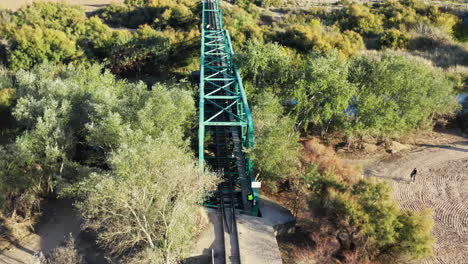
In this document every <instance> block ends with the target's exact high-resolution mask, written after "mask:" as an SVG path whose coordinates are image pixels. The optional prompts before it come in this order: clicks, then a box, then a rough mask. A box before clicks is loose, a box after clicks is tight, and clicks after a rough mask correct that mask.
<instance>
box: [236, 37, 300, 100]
mask: <svg viewBox="0 0 468 264" xmlns="http://www.w3.org/2000/svg"><path fill="white" fill-rule="evenodd" d="M301 60H302V59H301V58H300V57H299V56H297V55H296V54H295V53H294V52H293V51H292V50H290V49H287V48H286V47H283V46H281V45H278V44H277V43H265V44H263V43H260V42H258V41H251V40H250V41H248V42H247V45H246V47H245V49H244V50H243V51H242V52H241V53H239V55H238V56H237V58H236V61H237V62H238V63H239V68H240V70H241V71H242V77H243V78H244V79H245V80H250V81H252V82H253V84H254V85H255V90H254V91H251V92H250V93H249V95H250V96H251V99H254V98H255V97H257V94H260V93H262V92H263V91H264V89H268V90H270V91H271V92H273V93H274V94H275V95H276V96H282V97H284V93H285V92H286V91H287V90H288V89H287V87H284V86H285V85H288V83H291V82H293V81H294V80H295V77H296V71H297V68H298V67H300V66H301V65H298V64H300V63H301Z"/></svg>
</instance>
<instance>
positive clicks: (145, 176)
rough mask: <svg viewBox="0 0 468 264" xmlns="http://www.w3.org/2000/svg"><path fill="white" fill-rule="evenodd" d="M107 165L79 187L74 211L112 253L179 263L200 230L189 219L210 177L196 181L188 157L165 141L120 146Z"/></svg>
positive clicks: (193, 219) (193, 165)
mask: <svg viewBox="0 0 468 264" xmlns="http://www.w3.org/2000/svg"><path fill="white" fill-rule="evenodd" d="M141 153H145V155H141ZM110 163H111V167H112V168H113V170H112V171H111V172H109V173H102V174H93V175H92V176H91V177H90V178H89V179H87V180H86V181H84V182H83V183H82V184H81V185H80V186H81V188H80V190H81V192H82V193H81V194H82V195H83V198H84V200H83V202H81V203H79V204H78V207H79V209H80V211H81V212H82V214H83V216H84V218H85V220H86V222H87V223H88V224H89V226H90V227H91V228H93V229H95V230H97V231H99V233H98V241H99V243H100V244H101V245H103V246H106V247H107V248H109V249H110V250H111V251H112V252H114V253H117V254H122V253H124V252H127V251H128V250H129V249H140V250H138V251H141V249H143V250H144V249H147V250H150V251H152V252H153V254H152V261H153V262H152V263H176V262H177V261H179V260H180V259H181V257H182V256H183V255H184V254H186V253H187V250H189V248H190V245H191V244H192V242H193V239H194V237H195V235H196V234H197V232H198V231H199V229H198V218H197V217H193V216H196V215H197V213H198V212H197V210H198V205H199V204H200V203H201V202H202V199H203V194H204V193H205V191H207V187H208V186H213V185H212V183H213V181H214V179H215V177H214V176H213V175H210V174H206V175H205V177H202V178H200V177H199V170H198V166H197V163H196V162H195V161H194V160H193V159H192V157H191V155H190V154H188V153H187V152H185V151H184V150H183V149H181V148H178V147H177V146H175V145H174V144H172V142H171V141H170V140H167V139H165V138H164V137H163V138H160V139H153V138H151V137H147V139H146V140H144V141H134V142H130V144H125V145H122V146H121V147H120V149H119V150H118V151H116V152H114V153H113V154H112V155H111V157H110ZM115 212H118V213H115ZM187 216H191V217H187Z"/></svg>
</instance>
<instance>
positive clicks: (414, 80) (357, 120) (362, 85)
mask: <svg viewBox="0 0 468 264" xmlns="http://www.w3.org/2000/svg"><path fill="white" fill-rule="evenodd" d="M350 69H351V71H350V75H349V80H350V81H351V82H352V83H354V84H355V85H356V86H357V87H358V90H357V93H356V96H355V97H353V100H352V104H351V107H352V109H350V110H351V111H350V113H351V114H350V117H351V118H350V119H349V123H348V125H347V126H348V129H349V130H348V132H352V133H358V134H359V133H369V134H370V135H381V136H385V135H399V134H401V133H403V132H406V131H411V130H413V129H415V128H417V127H419V126H429V125H431V124H432V117H433V116H434V115H438V114H450V113H453V112H454V111H455V110H456V109H457V103H456V99H455V96H454V89H453V88H454V83H453V82H451V81H450V80H449V79H448V78H447V77H446V76H445V74H444V73H443V72H442V71H441V70H439V69H435V68H433V67H431V66H427V65H423V64H420V63H418V62H414V61H411V60H409V59H406V58H404V57H401V56H394V55H390V54H384V55H383V56H380V57H378V56H361V57H358V58H355V59H354V60H353V61H352V64H351V67H350Z"/></svg>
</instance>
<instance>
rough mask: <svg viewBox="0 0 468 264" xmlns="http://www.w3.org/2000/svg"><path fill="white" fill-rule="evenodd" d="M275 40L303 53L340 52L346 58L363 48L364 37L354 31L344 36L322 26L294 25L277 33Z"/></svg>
mask: <svg viewBox="0 0 468 264" xmlns="http://www.w3.org/2000/svg"><path fill="white" fill-rule="evenodd" d="M273 39H274V40H275V41H277V42H279V43H280V44H282V45H285V46H288V47H291V48H294V49H297V50H298V51H301V52H312V51H321V52H330V51H331V50H332V49H336V50H338V51H339V52H340V53H342V54H343V55H346V56H352V55H355V54H357V52H358V51H359V50H360V49H362V48H363V46H364V44H363V40H362V37H361V36H360V35H359V34H357V33H355V32H352V31H346V32H345V33H344V34H341V33H339V32H336V31H333V30H331V29H328V28H324V27H322V26H317V25H314V26H305V25H293V26H288V27H286V28H285V29H284V30H281V31H278V32H276V34H275V35H274V37H273Z"/></svg>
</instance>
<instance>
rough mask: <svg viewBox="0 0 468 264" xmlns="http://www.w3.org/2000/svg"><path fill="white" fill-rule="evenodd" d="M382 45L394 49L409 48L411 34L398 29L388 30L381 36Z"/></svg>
mask: <svg viewBox="0 0 468 264" xmlns="http://www.w3.org/2000/svg"><path fill="white" fill-rule="evenodd" d="M380 45H381V46H383V47H387V48H392V49H407V48H409V46H410V36H409V35H408V34H405V33H403V32H401V31H399V30H397V29H390V30H386V31H385V32H384V33H383V35H382V36H380Z"/></svg>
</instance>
